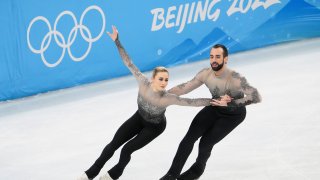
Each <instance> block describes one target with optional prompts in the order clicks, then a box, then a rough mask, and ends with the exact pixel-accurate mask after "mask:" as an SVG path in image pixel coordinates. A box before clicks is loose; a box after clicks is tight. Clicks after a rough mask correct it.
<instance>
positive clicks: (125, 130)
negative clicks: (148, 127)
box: [86, 112, 143, 179]
mask: <svg viewBox="0 0 320 180" xmlns="http://www.w3.org/2000/svg"><path fill="white" fill-rule="evenodd" d="M141 118H142V117H141V116H140V114H139V113H138V112H136V113H135V114H134V115H133V116H132V117H130V118H129V119H128V120H127V121H125V122H124V123H123V124H122V125H121V126H120V128H119V129H118V130H117V132H116V133H115V135H114V137H113V139H112V141H111V142H110V143H109V144H108V145H107V146H106V147H105V148H104V149H103V151H102V153H101V155H100V156H99V158H98V159H97V160H96V161H95V163H94V164H93V165H92V166H91V167H90V168H89V169H88V170H87V171H86V174H87V176H88V177H89V178H90V179H93V178H94V177H96V176H97V175H98V174H99V172H100V170H101V169H102V168H103V166H104V164H105V163H106V162H107V161H108V160H109V159H110V158H111V157H112V155H113V154H114V152H115V151H116V150H117V149H118V148H119V147H120V146H122V145H123V144H124V143H125V142H127V141H128V140H130V139H131V138H133V137H134V136H135V135H137V134H138V133H139V132H140V131H141V129H142V128H143V124H142V123H141Z"/></svg>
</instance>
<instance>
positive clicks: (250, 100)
mask: <svg viewBox="0 0 320 180" xmlns="http://www.w3.org/2000/svg"><path fill="white" fill-rule="evenodd" d="M232 77H233V78H234V79H235V80H236V83H238V84H240V87H241V90H242V92H243V93H244V95H245V96H244V97H243V98H240V99H236V100H232V101H231V102H230V103H228V106H229V107H240V106H246V105H249V104H254V103H259V102H261V96H260V94H259V92H258V90H257V89H256V88H254V87H252V86H250V84H249V83H248V82H247V80H246V78H245V77H242V76H240V74H239V73H236V72H233V73H232Z"/></svg>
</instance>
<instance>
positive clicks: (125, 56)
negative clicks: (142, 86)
mask: <svg viewBox="0 0 320 180" xmlns="http://www.w3.org/2000/svg"><path fill="white" fill-rule="evenodd" d="M107 34H108V35H109V36H110V38H111V39H112V40H113V41H114V42H115V44H116V46H117V48H118V51H119V54H120V56H121V59H122V61H123V63H124V64H125V65H126V66H127V67H128V68H129V70H130V71H131V73H132V74H133V75H134V77H135V78H136V79H137V81H138V82H139V83H140V82H146V81H148V79H147V77H145V75H144V74H142V73H141V71H140V70H139V69H138V68H137V67H136V66H135V65H134V64H133V62H132V60H131V58H130V57H129V55H128V53H127V52H126V50H125V49H124V47H123V46H122V45H121V43H120V40H119V35H118V34H119V33H118V30H117V28H116V27H115V26H112V33H110V32H107Z"/></svg>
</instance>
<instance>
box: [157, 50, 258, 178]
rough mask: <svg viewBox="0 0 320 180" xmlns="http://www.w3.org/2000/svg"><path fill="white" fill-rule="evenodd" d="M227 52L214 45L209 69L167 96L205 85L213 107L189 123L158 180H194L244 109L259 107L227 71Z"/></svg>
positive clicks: (250, 92) (247, 87)
mask: <svg viewBox="0 0 320 180" xmlns="http://www.w3.org/2000/svg"><path fill="white" fill-rule="evenodd" d="M227 62H228V50H227V48H226V47H225V46H224V45H221V44H217V45H214V46H213V47H212V48H211V51H210V65H211V67H209V68H205V69H203V70H201V71H200V72H199V73H198V74H197V75H196V76H195V77H194V78H193V79H192V80H190V81H188V82H186V83H183V84H180V85H178V86H175V87H173V88H171V89H170V90H169V91H168V92H170V93H173V94H176V95H183V94H186V93H189V92H190V91H192V90H194V89H196V88H198V87H199V86H201V85H202V84H205V85H206V86H207V87H208V89H209V91H210V92H211V94H212V98H213V99H214V102H212V105H213V106H206V107H204V108H203V109H202V110H201V111H200V112H199V113H198V114H197V115H196V116H195V118H194V119H193V121H192V123H191V125H190V127H189V130H188V132H187V134H186V135H185V137H184V138H183V139H182V141H181V142H180V145H179V147H178V150H177V152H176V155H175V157H174V159H173V162H172V165H171V167H170V169H169V171H168V172H167V174H166V175H165V176H163V177H162V178H161V179H160V180H175V179H178V180H194V179H198V178H199V177H200V176H201V175H202V174H203V172H204V169H205V166H206V162H207V160H208V158H209V157H210V154H211V150H212V148H213V146H214V145H215V144H216V143H218V142H219V141H220V140H222V139H223V138H224V137H225V136H226V135H228V134H229V133H230V132H231V131H232V130H233V129H234V128H235V127H237V126H238V125H239V124H240V123H241V122H242V121H243V120H244V119H245V117H246V107H245V106H246V105H249V104H252V103H259V102H260V101H261V97H260V94H259V93H258V91H257V89H256V88H254V87H252V86H250V85H249V83H248V82H247V80H246V78H244V77H243V76H241V75H240V74H239V73H237V72H235V71H233V70H231V69H229V68H228V67H227ZM199 138H200V143H199V152H198V157H197V159H196V162H195V163H194V164H193V165H192V166H191V167H190V168H189V169H188V170H187V171H185V172H184V173H182V174H181V175H180V173H181V170H182V168H183V166H184V164H185V162H186V160H187V158H188V156H189V155H190V153H191V151H192V149H193V145H194V143H195V142H196V141H197V140H198V139H199Z"/></svg>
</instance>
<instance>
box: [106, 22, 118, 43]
mask: <svg viewBox="0 0 320 180" xmlns="http://www.w3.org/2000/svg"><path fill="white" fill-rule="evenodd" d="M107 34H108V35H109V36H110V38H111V39H112V40H113V41H115V40H116V39H117V38H118V29H117V28H116V27H115V26H113V25H112V34H111V33H110V32H107Z"/></svg>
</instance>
